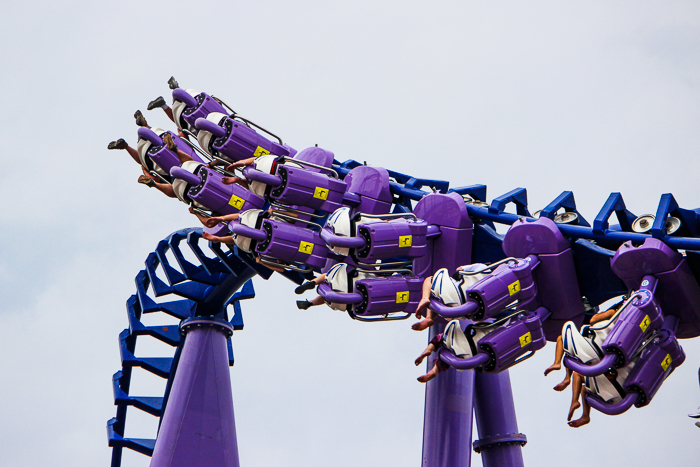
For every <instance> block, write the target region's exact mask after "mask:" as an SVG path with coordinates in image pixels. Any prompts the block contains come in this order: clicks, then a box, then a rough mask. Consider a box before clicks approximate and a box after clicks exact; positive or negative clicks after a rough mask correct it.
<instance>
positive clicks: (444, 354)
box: [439, 347, 491, 370]
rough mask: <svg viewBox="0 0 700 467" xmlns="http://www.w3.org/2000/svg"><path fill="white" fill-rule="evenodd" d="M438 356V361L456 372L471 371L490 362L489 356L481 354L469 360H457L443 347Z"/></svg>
mask: <svg viewBox="0 0 700 467" xmlns="http://www.w3.org/2000/svg"><path fill="white" fill-rule="evenodd" d="M439 355H440V360H442V361H443V362H445V363H447V364H448V365H450V366H451V367H452V368H455V369H457V370H473V369H474V368H479V367H480V366H483V365H486V364H487V363H488V362H489V360H491V357H490V356H489V354H487V353H482V352H479V353H478V354H476V355H474V356H473V357H470V358H459V357H457V356H456V355H455V354H454V353H452V352H450V351H449V350H447V349H445V348H444V347H443V348H441V349H440V352H439Z"/></svg>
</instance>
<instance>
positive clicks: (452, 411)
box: [421, 323, 474, 467]
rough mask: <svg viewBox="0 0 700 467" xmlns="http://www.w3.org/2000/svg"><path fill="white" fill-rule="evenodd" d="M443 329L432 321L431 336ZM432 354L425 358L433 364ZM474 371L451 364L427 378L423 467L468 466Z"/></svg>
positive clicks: (433, 356)
mask: <svg viewBox="0 0 700 467" xmlns="http://www.w3.org/2000/svg"><path fill="white" fill-rule="evenodd" d="M444 329H445V325H444V324H441V323H435V325H434V326H433V327H432V328H430V338H431V339H432V338H433V337H435V335H437V334H438V333H441V332H442V331H443V330H444ZM434 361H435V354H433V355H431V356H430V358H428V369H430V368H432V367H433V362H434ZM473 385H474V372H473V371H463V372H461V373H460V372H458V371H457V370H455V369H454V368H450V369H449V370H448V371H446V372H444V373H440V374H439V375H438V376H437V378H435V379H433V380H432V381H428V383H427V385H426V388H425V414H424V422H423V463H422V464H421V465H422V466H424V467H469V465H470V463H471V450H472V449H471V448H472V408H473V401H474V393H473Z"/></svg>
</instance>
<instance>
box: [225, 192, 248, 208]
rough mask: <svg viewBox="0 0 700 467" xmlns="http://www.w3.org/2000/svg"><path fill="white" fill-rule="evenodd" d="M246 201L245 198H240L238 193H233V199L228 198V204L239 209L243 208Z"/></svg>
mask: <svg viewBox="0 0 700 467" xmlns="http://www.w3.org/2000/svg"><path fill="white" fill-rule="evenodd" d="M244 203H245V201H244V200H243V198H239V197H238V196H236V195H231V199H230V200H228V204H230V205H231V206H233V207H234V208H236V209H238V210H239V211H240V210H241V208H243V204H244Z"/></svg>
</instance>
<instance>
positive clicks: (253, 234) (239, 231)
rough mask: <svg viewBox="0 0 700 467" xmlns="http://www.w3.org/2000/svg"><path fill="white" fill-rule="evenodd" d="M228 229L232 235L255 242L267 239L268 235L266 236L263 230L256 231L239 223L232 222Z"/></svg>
mask: <svg viewBox="0 0 700 467" xmlns="http://www.w3.org/2000/svg"><path fill="white" fill-rule="evenodd" d="M228 229H229V231H230V232H231V233H232V234H236V235H240V236H242V237H248V238H252V239H253V240H257V241H259V242H261V241H263V240H265V239H266V238H267V234H265V232H263V231H262V230H258V229H254V228H253V227H248V226H245V225H242V224H240V223H238V222H231V223H230V224H229V225H228Z"/></svg>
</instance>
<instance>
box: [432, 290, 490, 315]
mask: <svg viewBox="0 0 700 467" xmlns="http://www.w3.org/2000/svg"><path fill="white" fill-rule="evenodd" d="M430 308H432V309H433V310H435V312H436V313H437V314H439V315H440V316H442V317H443V318H446V319H457V318H462V317H465V316H472V315H473V314H474V313H476V312H477V311H479V303H478V302H476V301H474V300H467V301H466V302H464V303H463V304H462V305H457V306H447V305H445V304H443V303H442V302H441V301H440V300H438V299H437V298H435V297H432V296H431V297H430Z"/></svg>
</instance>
